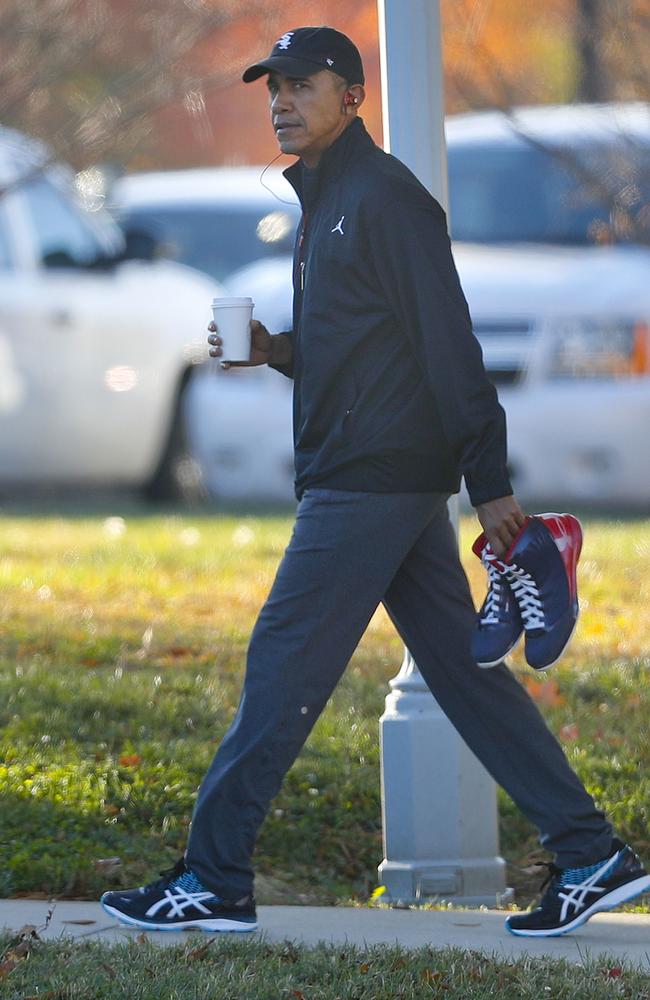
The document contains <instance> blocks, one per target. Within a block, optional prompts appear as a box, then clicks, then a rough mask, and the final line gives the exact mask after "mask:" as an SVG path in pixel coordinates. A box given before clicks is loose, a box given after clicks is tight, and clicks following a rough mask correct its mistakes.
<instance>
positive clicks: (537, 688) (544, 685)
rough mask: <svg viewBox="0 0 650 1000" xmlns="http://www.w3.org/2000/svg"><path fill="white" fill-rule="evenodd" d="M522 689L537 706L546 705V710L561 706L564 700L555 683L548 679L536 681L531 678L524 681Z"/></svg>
mask: <svg viewBox="0 0 650 1000" xmlns="http://www.w3.org/2000/svg"><path fill="white" fill-rule="evenodd" d="M524 687H525V688H526V690H527V691H528V694H529V695H530V697H531V698H532V699H533V701H535V702H537V704H538V705H546V706H547V707H548V708H556V707H557V706H558V705H563V704H564V702H565V698H564V695H563V694H560V689H559V687H558V684H557V681H555V680H553V678H550V679H549V680H547V681H536V680H534V678H532V677H526V678H525V679H524Z"/></svg>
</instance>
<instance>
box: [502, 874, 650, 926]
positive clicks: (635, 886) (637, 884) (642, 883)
mask: <svg viewBox="0 0 650 1000" xmlns="http://www.w3.org/2000/svg"><path fill="white" fill-rule="evenodd" d="M649 889H650V875H644V876H643V877H642V878H637V879H635V880H634V882H626V883H625V885H619V887H618V889H614V890H613V891H612V892H609V893H607V906H605V905H603V904H604V902H605V900H603V901H602V902H600V901H598V900H597V901H596V902H595V903H592V904H591V906H590V907H588V909H586V910H585V911H584V913H581V914H579V916H577V917H575V918H574V919H573V920H571V921H570V922H569V923H568V924H563V925H562V926H561V927H558V928H555V929H551V930H524V929H521V930H520V929H519V928H517V927H510V925H509V924H508V922H507V921H506V923H505V927H506V930H508V931H510V933H511V934H514V935H516V936H517V937H560V936H561V935H562V934H569V933H570V932H571V931H574V930H575V929H576V927H581V926H582V924H585V923H586V922H587V921H588V920H589V918H590V917H593V916H594V914H595V913H606V912H607V911H608V910H614V909H616V907H617V906H620V905H621V904H622V903H627V902H628V901H629V900H630V899H634V898H635V896H640V895H641V894H642V893H644V892H647V891H648V890H649Z"/></svg>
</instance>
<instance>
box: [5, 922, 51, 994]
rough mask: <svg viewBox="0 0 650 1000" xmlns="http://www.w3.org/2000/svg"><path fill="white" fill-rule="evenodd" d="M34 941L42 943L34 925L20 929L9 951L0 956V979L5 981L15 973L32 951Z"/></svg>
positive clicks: (26, 925)
mask: <svg viewBox="0 0 650 1000" xmlns="http://www.w3.org/2000/svg"><path fill="white" fill-rule="evenodd" d="M48 923H49V918H48ZM46 926H47V924H46ZM34 941H40V938H39V936H38V934H37V932H36V927H35V926H34V924H25V926H24V927H21V928H20V930H19V931H18V934H17V935H16V937H15V938H14V939H13V941H12V942H11V943H10V944H9V947H8V948H7V950H6V951H5V952H4V953H3V954H2V955H0V979H4V978H5V976H8V975H9V973H10V972H13V971H14V969H15V968H16V966H17V965H20V963H21V962H24V960H25V959H26V958H27V957H28V955H29V953H30V951H31V949H32V946H33V944H34Z"/></svg>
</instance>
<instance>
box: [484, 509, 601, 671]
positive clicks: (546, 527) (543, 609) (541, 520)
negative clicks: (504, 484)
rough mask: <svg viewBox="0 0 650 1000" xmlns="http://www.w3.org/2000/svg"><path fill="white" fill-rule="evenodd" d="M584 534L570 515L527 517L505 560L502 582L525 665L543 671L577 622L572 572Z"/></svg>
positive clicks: (577, 522) (556, 654)
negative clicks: (516, 617) (519, 628)
mask: <svg viewBox="0 0 650 1000" xmlns="http://www.w3.org/2000/svg"><path fill="white" fill-rule="evenodd" d="M581 549H582V528H581V527H580V522H579V521H578V519H577V518H576V517H573V515H572V514H537V515H535V516H534V517H531V518H530V519H529V520H528V522H527V523H526V524H525V526H524V527H523V528H522V530H521V531H520V532H519V535H518V536H517V538H516V539H515V541H514V542H513V544H512V545H511V546H510V549H509V550H508V552H507V553H506V555H505V556H504V559H503V562H504V563H506V564H507V567H508V569H507V572H506V578H507V580H508V583H509V584H510V589H511V590H512V593H513V596H514V598H515V600H516V602H517V605H518V607H519V613H520V615H521V619H522V621H523V624H524V632H525V634H526V643H525V651H526V660H527V661H528V663H529V664H530V666H531V667H533V668H534V669H535V670H545V669H546V668H547V667H550V666H552V665H553V664H554V663H556V662H557V660H559V658H560V657H561V655H562V653H563V652H564V650H565V649H566V646H567V644H568V642H569V640H570V638H571V636H572V635H573V630H574V629H575V626H576V622H577V620H578V610H579V607H578V588H577V580H576V569H577V565H578V559H579V557H580V551H581Z"/></svg>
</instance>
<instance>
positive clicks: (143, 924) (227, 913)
mask: <svg viewBox="0 0 650 1000" xmlns="http://www.w3.org/2000/svg"><path fill="white" fill-rule="evenodd" d="M161 875H162V878H160V879H158V881H157V882H152V883H151V884H150V885H145V886H141V887H140V888H139V889H129V890H126V891H124V892H119V891H118V892H105V893H104V895H103V896H102V898H101V904H102V906H103V907H104V909H105V910H106V912H107V913H110V915H111V916H112V917H116V918H117V919H118V920H119V921H120V922H121V923H123V924H128V926H129V927H140V928H141V929H142V930H146V931H187V930H200V931H245V932H248V931H254V930H256V929H257V917H256V914H255V900H254V899H253V897H252V896H243V897H242V898H241V899H237V900H227V899H221V897H220V896H215V894H214V893H213V892H210V890H208V889H206V888H205V887H204V886H203V885H202V884H201V882H200V881H199V879H198V878H197V877H196V875H195V874H194V872H192V871H190V870H189V869H188V868H187V866H186V864H185V861H184V860H183V859H182V858H181V860H180V861H178V862H177V863H176V865H175V867H174V868H170V869H169V870H168V871H164V872H161Z"/></svg>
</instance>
